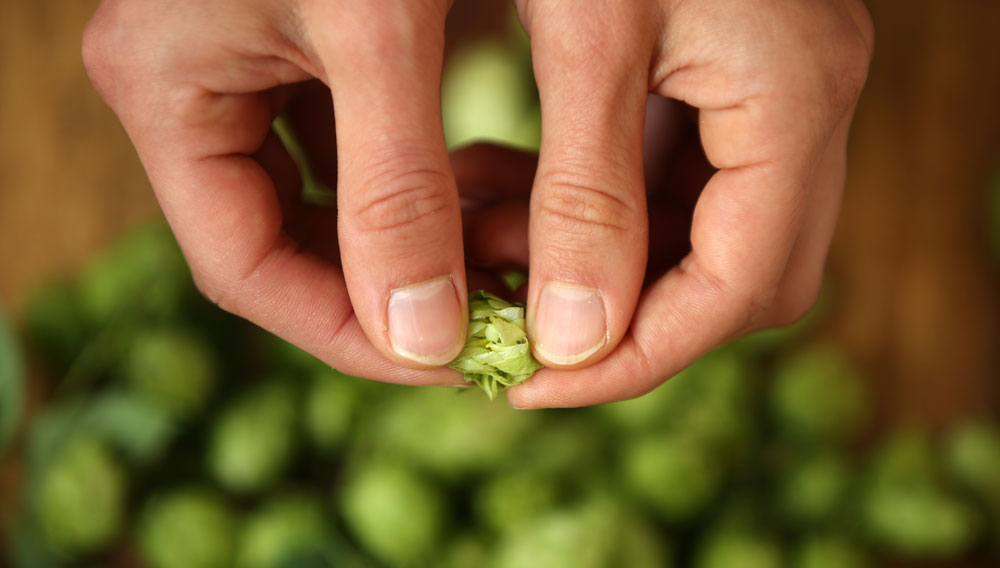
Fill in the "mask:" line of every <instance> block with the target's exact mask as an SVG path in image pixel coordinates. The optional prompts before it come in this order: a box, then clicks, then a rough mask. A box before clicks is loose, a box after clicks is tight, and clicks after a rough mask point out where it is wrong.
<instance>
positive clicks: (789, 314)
mask: <svg viewBox="0 0 1000 568" xmlns="http://www.w3.org/2000/svg"><path fill="white" fill-rule="evenodd" d="M850 114H853V111H852V112H851V113H849V114H848V116H847V117H845V118H844V119H842V120H841V123H840V125H838V126H837V130H836V131H835V132H834V135H833V139H832V140H831V141H830V145H829V147H828V148H827V150H826V152H825V154H824V156H823V159H822V161H821V162H820V165H819V168H818V169H817V170H816V175H815V176H814V179H815V181H814V187H815V189H814V190H813V192H812V194H811V195H810V196H809V199H808V202H807V204H806V206H805V212H804V213H803V216H802V231H801V232H800V233H799V236H798V238H797V239H796V241H795V245H794V246H793V248H792V251H791V253H790V254H789V257H788V265H787V267H786V269H785V273H784V274H783V275H782V277H781V282H780V283H779V284H778V289H777V292H776V293H775V300H774V303H773V304H772V305H771V307H770V309H769V310H768V311H767V313H766V314H764V315H762V316H761V317H760V318H759V320H758V321H757V322H756V323H755V324H754V325H753V328H752V329H765V328H769V327H775V326H781V325H788V324H791V323H794V322H796V321H798V320H799V319H800V318H801V317H802V316H804V315H805V314H806V313H807V312H808V311H809V310H810V309H811V308H812V307H813V305H814V304H815V303H816V299H817V298H818V297H819V294H820V290H821V288H822V286H823V270H824V267H825V265H826V257H827V252H828V251H829V250H830V243H831V241H832V240H833V234H834V229H835V228H836V226H837V216H838V213H839V210H840V202H841V197H842V195H843V191H844V177H845V173H846V167H845V166H846V162H847V135H848V131H849V129H850V124H851V121H850ZM746 331H751V330H750V329H748V330H746Z"/></svg>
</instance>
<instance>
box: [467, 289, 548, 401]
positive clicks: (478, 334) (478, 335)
mask: <svg viewBox="0 0 1000 568" xmlns="http://www.w3.org/2000/svg"><path fill="white" fill-rule="evenodd" d="M449 367H451V368H452V369H455V370H456V371H460V372H462V373H465V380H466V381H467V382H472V383H476V384H477V385H479V387H480V388H482V389H483V390H484V391H486V394H487V396H489V397H490V399H493V398H496V396H497V394H498V393H499V392H500V391H502V390H504V389H506V388H507V387H510V386H514V385H519V384H521V383H523V382H524V381H526V380H528V377H530V376H531V375H532V374H533V373H534V372H535V371H537V370H538V369H541V368H542V364H541V363H539V362H538V361H536V360H535V358H534V357H532V356H531V348H530V347H529V346H528V336H527V334H526V333H525V331H524V306H523V305H519V304H512V303H510V302H508V301H506V300H503V299H501V298H498V297H496V296H494V295H492V294H488V293H486V292H484V291H482V290H480V291H478V292H472V293H471V294H469V339H468V340H467V341H466V342H465V349H463V350H462V353H461V354H459V356H458V358H457V359H455V360H454V361H452V363H451V365H449Z"/></svg>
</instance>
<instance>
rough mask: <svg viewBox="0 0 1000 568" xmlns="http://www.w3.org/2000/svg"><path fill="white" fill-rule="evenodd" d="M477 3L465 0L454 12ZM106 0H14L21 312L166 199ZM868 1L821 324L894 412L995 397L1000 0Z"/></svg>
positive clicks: (0, 237)
mask: <svg viewBox="0 0 1000 568" xmlns="http://www.w3.org/2000/svg"><path fill="white" fill-rule="evenodd" d="M481 4H485V3H478V2H472V1H471V0H457V2H456V8H455V12H454V13H453V15H456V18H458V17H467V16H458V14H466V15H468V14H470V13H472V12H474V11H475V7H473V5H481ZM494 4H496V5H497V6H501V10H502V9H503V8H502V3H500V4H497V3H495V2H494V3H491V4H490V5H491V6H492V5H494ZM96 5H97V2H96V1H95V0H85V1H80V2H65V1H61V2H57V1H55V0H0V303H2V305H3V306H4V307H5V308H6V309H8V310H11V311H13V312H14V313H15V314H16V313H17V312H18V310H19V306H20V305H21V303H22V301H23V298H24V297H25V294H26V293H27V292H28V291H29V290H30V289H31V287H32V286H33V285H34V284H36V283H37V282H39V281H41V280H44V279H46V278H50V277H52V276H56V275H59V274H64V273H71V272H72V271H74V270H75V269H76V268H77V267H79V266H81V265H82V264H83V263H84V261H85V260H86V259H87V257H88V255H89V254H90V253H91V252H92V251H94V250H95V249H97V248H99V247H101V246H102V245H105V244H107V243H109V242H110V241H112V240H113V239H114V238H115V236H116V235H118V234H119V233H120V232H121V231H122V230H123V229H125V228H126V227H128V226H130V225H132V224H135V223H136V222H139V221H140V220H142V219H147V218H150V217H151V216H154V215H158V213H157V208H156V204H155V202H154V200H153V197H152V193H151V191H150V190H149V187H148V182H147V181H146V179H145V176H144V174H143V172H142V169H141V167H140V166H139V163H138V159H137V158H136V155H135V152H134V151H133V150H132V147H131V145H130V144H129V142H128V140H127V138H126V136H125V134H124V132H123V130H122V128H121V127H120V126H119V124H118V122H117V120H116V119H115V117H114V116H113V114H112V113H111V112H110V111H109V110H108V109H107V108H106V107H105V106H104V104H103V103H102V102H101V101H100V100H99V99H98V98H97V96H96V94H95V93H94V92H93V90H92V89H91V88H90V85H89V82H88V81H87V78H86V76H85V74H84V72H83V69H82V66H81V64H80V56H79V41H80V33H81V31H82V29H83V25H84V23H85V22H86V20H87V18H88V17H89V15H90V14H91V13H92V12H93V10H94V8H95V7H96ZM870 9H871V11H872V14H873V17H874V19H875V23H876V30H877V40H876V44H877V47H876V56H875V60H874V62H873V66H872V72H871V76H870V79H869V83H868V87H867V89H866V91H865V93H864V95H863V96H862V100H861V104H860V106H859V109H858V113H857V119H856V120H855V126H854V131H853V137H852V146H851V151H850V162H849V168H850V171H849V175H848V188H847V197H846V200H845V203H844V208H843V214H842V218H841V223H840V225H839V229H838V233H837V237H836V240H835V243H834V248H833V251H832V254H831V262H830V270H829V275H830V282H831V285H832V290H831V291H832V305H831V314H832V321H831V322H830V323H829V325H828V328H827V330H826V331H825V332H826V333H828V334H829V335H831V336H833V337H834V338H836V339H838V340H839V341H841V342H843V343H844V344H845V345H847V346H848V347H849V349H850V351H851V352H852V353H853V354H854V356H855V357H856V358H857V360H858V361H859V362H860V363H861V364H862V366H863V368H864V369H865V370H866V371H867V373H868V375H869V376H870V377H871V380H872V383H873V385H874V386H875V388H876V389H877V392H879V393H880V398H881V402H882V404H881V405H880V409H882V411H881V412H880V414H881V415H882V418H883V420H884V421H885V422H900V421H903V422H906V421H911V420H920V421H923V422H927V423H930V424H943V423H947V422H948V421H950V420H951V419H953V418H954V417H956V416H960V415H964V414H968V413H972V412H986V411H992V412H995V411H996V410H997V408H998V403H1000V401H998V397H1000V293H998V292H1000V285H998V268H997V267H998V262H997V260H996V259H990V257H989V254H988V251H987V250H986V238H985V234H986V223H987V219H986V216H985V207H984V203H985V196H986V188H987V185H988V183H989V180H990V178H991V176H994V175H996V174H997V172H998V171H1000V104H998V101H1000V33H997V32H998V25H1000V3H998V2H995V1H993V0H956V1H954V2H941V1H935V0H920V1H911V2H899V1H890V0H879V1H873V2H870ZM480 17H482V16H480ZM456 18H453V19H456Z"/></svg>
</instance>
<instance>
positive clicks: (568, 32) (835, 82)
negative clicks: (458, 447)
mask: <svg viewBox="0 0 1000 568" xmlns="http://www.w3.org/2000/svg"><path fill="white" fill-rule="evenodd" d="M516 4H517V6H518V9H519V14H520V17H521V21H522V23H523V24H524V26H525V28H526V29H527V30H528V32H529V34H530V35H531V40H532V42H531V48H532V59H533V62H534V69H535V77H536V80H537V82H538V87H539V94H540V97H541V102H542V129H543V136H542V147H541V153H540V156H539V163H538V171H537V175H536V177H535V181H534V186H533V190H532V193H531V202H530V203H531V205H530V228H529V229H528V235H529V237H530V238H529V241H530V262H529V265H530V271H529V274H530V283H529V290H528V294H527V299H528V325H529V333H530V337H531V338H532V341H533V346H534V350H535V354H536V356H537V357H538V358H539V359H540V360H542V362H544V363H545V364H546V365H548V366H549V367H551V368H550V369H544V370H542V371H540V372H538V373H536V375H535V376H534V377H533V378H532V379H531V380H530V381H528V382H527V383H525V384H524V385H521V386H519V387H516V388H514V389H512V390H511V391H510V392H509V400H510V401H511V403H512V404H514V405H515V406H518V407H541V406H578V405H586V404H596V403H601V402H606V401H612V400H619V399H624V398H629V397H633V396H637V395H640V394H642V393H645V392H647V391H649V390H651V389H653V388H655V387H656V386H657V385H658V384H660V383H661V382H662V381H664V380H665V379H667V378H669V377H670V376H672V375H674V374H675V373H677V372H678V371H679V370H681V369H682V368H684V367H685V366H686V365H688V364H690V363H691V362H693V361H694V360H695V359H696V358H698V357H699V356H700V355H702V354H703V353H705V352H707V351H708V350H710V349H712V348H713V347H715V346H717V345H719V344H721V343H724V342H726V341H728V340H731V339H733V338H736V337H738V336H739V335H742V334H745V333H747V332H749V331H752V330H755V329H760V328H763V327H769V326H775V325H782V324H786V323H789V322H791V321H794V320H795V319H798V318H799V317H800V316H801V315H802V314H803V313H804V312H806V311H807V310H808V309H809V307H811V306H812V304H813V302H814V301H815V298H816V295H817V293H818V290H819V288H820V284H821V278H822V272H823V265H824V262H825V256H826V252H827V249H828V247H829V243H830V240H831V238H832V234H833V230H834V225H835V222H836V218H837V211H838V206H839V203H840V196H841V192H842V186H843V183H844V161H845V147H846V140H847V133H848V126H849V123H850V118H851V115H852V113H853V108H854V104H855V101H856V100H857V97H858V94H859V92H860V89H861V87H862V85H863V83H864V80H865V76H866V74H867V68H868V62H869V59H870V55H871V49H872V36H873V32H872V27H871V22H870V19H869V17H868V15H867V12H866V11H865V9H864V7H863V5H862V4H861V3H860V2H859V1H857V0H825V1H816V2H812V1H810V2H805V1H802V0H767V1H765V0H759V1H747V0H703V1H698V2H684V1H682V0H645V1H638V0H637V1H635V2H627V3H623V2H603V1H600V0H592V1H586V2H581V1H579V0H572V1H570V0H530V1H529V0H518V1H517V2H516ZM648 92H653V93H656V94H658V95H662V96H663V97H668V98H671V99H676V100H679V101H683V102H684V103H686V104H687V105H690V106H691V107H694V108H696V109H697V112H698V129H699V133H700V138H701V145H702V148H703V150H704V155H705V157H706V158H707V160H708V162H709V163H710V164H711V166H712V167H713V168H714V169H715V170H717V171H714V173H712V174H711V177H710V178H709V179H708V180H707V183H705V184H704V187H703V188H700V187H699V189H700V193H695V194H694V195H693V197H695V198H696V205H694V209H693V217H692V218H691V219H690V232H689V244H690V252H689V253H688V254H687V255H686V256H685V257H684V259H683V260H682V261H681V262H680V263H679V264H677V265H676V266H674V267H673V268H672V269H671V270H669V271H668V272H667V273H666V274H665V275H663V276H662V277H660V278H650V280H651V281H650V282H649V283H648V286H647V287H646V288H645V289H643V281H644V279H646V278H647V271H646V268H647V264H646V263H647V243H648V242H649V230H648V224H647V195H646V194H645V192H644V183H643V182H644V180H643V160H642V156H643V123H644V116H645V110H646V105H645V103H646V97H647V93H648ZM671 189H673V188H671ZM674 197H675V200H676V203H678V204H681V205H683V204H684V202H685V199H686V198H687V197H688V196H686V195H684V194H679V195H678V194H675V195H674ZM694 201H695V200H692V203H694ZM677 224H678V225H680V226H681V227H684V228H686V225H685V222H684V221H683V220H681V221H678V222H677ZM657 228H659V227H654V231H653V234H654V237H656V234H657V231H656V229H657ZM667 229H668V232H669V227H668V228H667ZM653 244H654V245H660V244H662V243H660V242H658V241H657V242H654V243H653ZM656 248H658V247H654V250H655V249H656Z"/></svg>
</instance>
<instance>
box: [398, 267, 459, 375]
mask: <svg viewBox="0 0 1000 568" xmlns="http://www.w3.org/2000/svg"><path fill="white" fill-rule="evenodd" d="M388 311H389V314H388V318H387V319H388V322H387V323H388V326H389V343H390V344H391V345H392V350H393V351H395V352H396V353H398V354H399V355H401V356H403V357H406V358H407V359H410V360H412V361H416V362H418V363H423V364H425V365H444V364H446V363H449V362H451V360H452V359H454V358H455V357H457V356H458V353H459V351H461V349H462V345H463V343H464V339H465V338H464V337H462V315H461V313H460V311H461V310H460V308H459V304H458V295H457V294H456V293H455V286H454V285H453V284H452V281H451V277H450V276H443V277H441V278H435V279H433V280H427V281H426V282H420V283H418V284H413V285H411V286H407V287H405V288H397V289H396V290H393V291H392V293H390V294H389V310H388Z"/></svg>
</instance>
